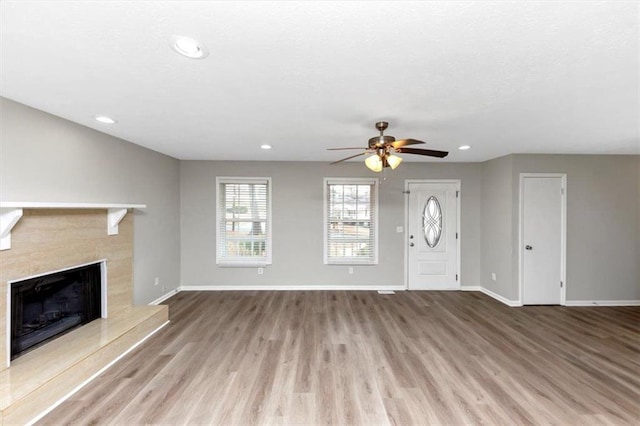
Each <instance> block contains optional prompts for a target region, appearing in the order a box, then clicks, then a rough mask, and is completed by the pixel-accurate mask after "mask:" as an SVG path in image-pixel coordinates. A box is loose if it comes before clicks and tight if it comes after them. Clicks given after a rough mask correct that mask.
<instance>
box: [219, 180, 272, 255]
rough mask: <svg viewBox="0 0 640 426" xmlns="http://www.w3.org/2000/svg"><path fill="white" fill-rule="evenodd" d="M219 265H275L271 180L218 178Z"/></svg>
mask: <svg viewBox="0 0 640 426" xmlns="http://www.w3.org/2000/svg"><path fill="white" fill-rule="evenodd" d="M216 183H217V192H218V197H217V212H218V213H217V215H218V219H217V222H218V230H217V232H218V236H217V246H218V247H217V263H218V264H219V265H222V266H264V265H268V264H271V179H270V178H235V177H234V178H231V177H229V178H226V177H218V178H217V179H216Z"/></svg>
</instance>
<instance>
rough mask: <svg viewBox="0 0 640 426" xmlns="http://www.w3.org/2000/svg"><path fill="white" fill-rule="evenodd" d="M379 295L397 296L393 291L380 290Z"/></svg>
mask: <svg viewBox="0 0 640 426" xmlns="http://www.w3.org/2000/svg"><path fill="white" fill-rule="evenodd" d="M378 294H396V292H395V291H393V290H378Z"/></svg>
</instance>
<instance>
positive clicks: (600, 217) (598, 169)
mask: <svg viewBox="0 0 640 426" xmlns="http://www.w3.org/2000/svg"><path fill="white" fill-rule="evenodd" d="M527 172H539V173H566V174H567V300H640V269H639V267H638V264H640V249H639V247H638V244H639V235H640V208H639V204H638V202H639V200H638V193H639V191H640V189H639V186H640V156H637V155H636V156H633V155H533V154H529V155H513V178H512V184H513V186H512V194H513V199H514V201H515V204H514V205H515V208H514V212H513V217H514V221H515V222H517V220H518V196H517V194H518V193H519V179H520V173H527ZM515 229H516V234H515V235H513V247H514V252H516V255H517V251H516V249H517V247H518V240H517V239H518V234H517V229H518V228H517V227H516V228H515ZM513 269H514V274H515V277H517V274H518V273H519V272H518V261H517V256H516V258H515V262H514V263H513ZM514 281H515V285H516V286H517V279H516V280H514Z"/></svg>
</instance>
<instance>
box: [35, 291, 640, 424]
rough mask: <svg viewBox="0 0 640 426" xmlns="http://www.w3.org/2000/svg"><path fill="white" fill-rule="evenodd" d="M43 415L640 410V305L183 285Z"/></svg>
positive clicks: (620, 420) (388, 420) (433, 416)
mask: <svg viewBox="0 0 640 426" xmlns="http://www.w3.org/2000/svg"><path fill="white" fill-rule="evenodd" d="M167 303H168V304H169V306H170V308H169V309H170V317H171V323H170V324H169V325H168V326H167V327H165V328H164V329H162V330H161V331H160V332H158V333H157V334H156V335H154V336H153V337H152V338H150V339H149V340H148V341H147V342H146V343H145V344H144V345H142V346H141V347H140V348H138V349H136V350H135V351H133V352H132V353H131V354H129V355H128V356H126V357H125V358H124V359H122V360H121V361H119V362H118V363H117V364H115V365H114V366H113V367H112V368H110V369H109V370H107V371H106V372H105V373H104V374H102V375H101V376H100V377H98V378H97V379H96V380H94V381H93V382H91V383H90V384H89V385H87V386H86V387H85V388H83V389H82V390H81V391H80V392H78V393H77V394H76V395H74V396H73V397H72V398H70V399H69V400H67V401H66V402H64V403H63V404H62V405H60V406H59V407H58V408H56V409H55V410H54V411H52V412H51V413H49V414H48V415H47V416H45V417H44V418H43V419H42V420H41V421H40V422H39V423H38V424H48V425H53V424H55V425H58V424H127V425H130V424H194V425H195V424H214V425H227V424H228V425H250V424H260V425H262V424H265V425H266V424H269V425H271V424H276V425H293V424H309V425H316V424H350V425H351V424H353V425H358V424H362V425H375V424H380V425H387V424H392V425H412V424H415V425H418V424H420V425H423V424H504V425H512V424H638V422H639V421H640V308H637V307H616V308H606V307H599V308H565V307H542V306H540V307H524V308H509V307H506V306H504V305H502V304H500V303H498V302H496V301H495V300H493V299H491V298H489V297H487V296H485V295H484V294H481V293H475V292H400V293H397V294H395V295H379V294H377V293H376V292H364V291H362V292H353V291H344V292H338V291H308V292H301V291H291V292H270V291H264V292H183V293H179V294H177V295H176V296H174V297H172V298H171V299H169V300H168V302H167Z"/></svg>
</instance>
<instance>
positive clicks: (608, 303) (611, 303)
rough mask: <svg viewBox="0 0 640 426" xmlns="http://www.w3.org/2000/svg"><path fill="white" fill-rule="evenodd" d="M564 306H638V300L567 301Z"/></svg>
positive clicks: (639, 301) (639, 302)
mask: <svg viewBox="0 0 640 426" xmlns="http://www.w3.org/2000/svg"><path fill="white" fill-rule="evenodd" d="M565 306H640V300H567V301H566V302H565Z"/></svg>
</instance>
